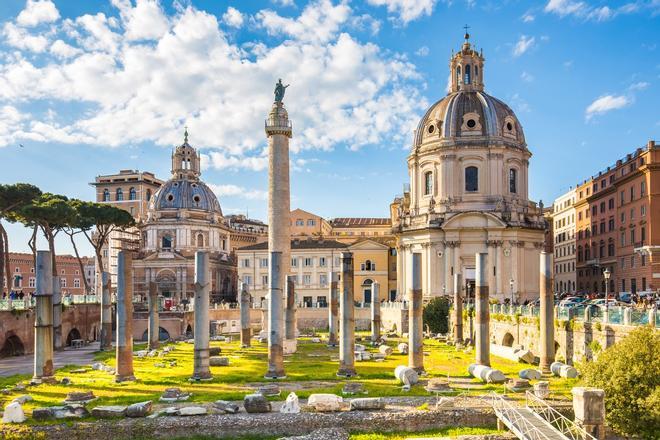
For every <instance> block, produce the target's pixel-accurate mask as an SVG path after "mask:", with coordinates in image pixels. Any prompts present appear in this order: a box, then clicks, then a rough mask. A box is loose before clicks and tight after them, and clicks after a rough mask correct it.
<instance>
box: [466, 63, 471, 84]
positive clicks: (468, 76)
mask: <svg viewBox="0 0 660 440" xmlns="http://www.w3.org/2000/svg"><path fill="white" fill-rule="evenodd" d="M465 84H470V65H469V64H468V65H467V66H465Z"/></svg>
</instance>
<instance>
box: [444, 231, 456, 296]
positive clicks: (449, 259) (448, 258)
mask: <svg viewBox="0 0 660 440" xmlns="http://www.w3.org/2000/svg"><path fill="white" fill-rule="evenodd" d="M443 256H444V259H445V282H444V286H445V292H443V293H446V294H447V295H451V294H452V293H453V291H452V279H451V277H452V275H451V265H452V264H453V260H454V255H453V248H452V247H451V244H450V242H448V241H445V251H444V255H443Z"/></svg>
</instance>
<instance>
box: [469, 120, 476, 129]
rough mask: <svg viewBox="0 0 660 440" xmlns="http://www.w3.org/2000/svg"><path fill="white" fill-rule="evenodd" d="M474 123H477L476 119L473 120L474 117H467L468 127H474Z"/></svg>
mask: <svg viewBox="0 0 660 440" xmlns="http://www.w3.org/2000/svg"><path fill="white" fill-rule="evenodd" d="M476 125H477V121H475V120H474V119H468V121H467V126H468V127H469V128H474V127H476Z"/></svg>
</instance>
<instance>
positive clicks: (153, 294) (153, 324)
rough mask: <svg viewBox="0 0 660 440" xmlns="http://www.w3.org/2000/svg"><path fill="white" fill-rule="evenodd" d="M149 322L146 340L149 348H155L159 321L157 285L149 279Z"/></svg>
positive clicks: (157, 344) (157, 343) (157, 345)
mask: <svg viewBox="0 0 660 440" xmlns="http://www.w3.org/2000/svg"><path fill="white" fill-rule="evenodd" d="M148 306H149V322H148V327H147V340H148V341H149V342H148V346H147V348H148V349H149V350H155V349H157V348H158V347H159V345H160V342H159V336H160V334H159V333H160V323H159V313H158V285H157V284H156V283H155V282H153V281H151V282H150V283H149V299H148Z"/></svg>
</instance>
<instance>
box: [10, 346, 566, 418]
mask: <svg viewBox="0 0 660 440" xmlns="http://www.w3.org/2000/svg"><path fill="white" fill-rule="evenodd" d="M398 342H400V341H399V340H391V341H389V342H388V344H390V345H391V346H393V347H396V345H397V344H398ZM173 345H174V347H175V349H174V350H173V351H172V352H171V353H170V354H168V355H167V356H166V357H164V358H144V359H137V358H135V359H134V369H135V376H136V377H137V379H138V380H137V381H135V382H126V383H121V384H116V383H115V382H114V377H113V376H112V375H110V374H108V373H106V372H103V371H93V370H89V371H88V372H87V373H84V374H73V373H71V371H72V370H74V369H77V368H80V366H77V365H70V366H66V367H64V368H61V369H59V370H58V371H57V372H56V377H57V379H62V378H63V377H68V378H70V379H71V381H72V384H70V385H61V384H54V385H47V384H44V385H40V386H38V387H34V388H29V389H28V390H27V393H29V394H30V395H31V396H32V397H33V398H34V400H33V401H31V402H28V403H26V404H25V405H24V408H25V409H26V410H27V412H28V413H29V412H30V411H31V410H32V409H33V408H35V407H42V406H53V405H60V404H61V403H62V401H63V400H64V398H65V396H66V394H67V393H68V392H70V391H78V390H91V391H93V392H94V394H95V395H96V396H97V397H98V399H97V400H96V401H95V402H94V403H93V404H91V405H90V406H92V407H93V406H98V405H126V404H131V403H135V402H141V401H145V400H153V401H154V403H156V402H157V401H158V398H159V397H160V395H161V394H162V392H163V390H164V389H165V388H168V387H180V388H182V389H184V390H186V391H189V392H192V393H193V396H192V398H191V400H190V401H191V402H211V401H214V400H218V399H224V400H242V399H243V397H244V396H245V394H247V393H249V392H251V391H252V390H253V389H254V386H255V383H259V382H265V380H264V378H263V374H264V373H265V372H266V367H267V346H266V344H260V343H257V342H255V343H254V344H253V346H252V347H251V348H248V349H241V348H240V345H239V343H238V342H212V343H211V345H212V346H218V347H221V348H222V355H223V356H228V357H229V359H230V366H228V367H211V372H212V373H213V375H214V378H213V380H212V381H210V382H201V383H190V382H189V381H188V379H189V378H190V376H191V373H192V371H193V345H192V344H187V343H179V344H173ZM142 348H144V347H143V346H141V345H136V346H135V349H136V350H139V349H142ZM369 349H370V350H373V351H375V350H374V349H371V348H369ZM424 350H425V351H426V352H429V355H428V356H425V357H424V363H425V367H426V370H427V372H428V377H429V378H432V377H447V376H449V377H450V379H462V380H466V379H467V380H469V381H471V383H472V384H473V385H474V387H475V389H473V390H470V391H469V392H470V393H471V394H484V393H486V392H489V391H498V392H501V391H502V390H503V386H502V385H492V384H482V383H481V382H480V381H478V380H477V379H471V378H469V376H468V374H467V367H468V365H469V364H470V363H472V362H473V361H474V354H466V353H463V352H462V351H456V349H455V348H454V347H451V346H447V345H446V344H444V343H441V342H438V341H433V340H429V341H425V343H424ZM337 356H338V350H337V349H336V348H334V349H331V348H328V347H326V346H325V345H324V344H314V343H311V342H310V340H309V339H305V338H303V339H301V340H300V341H299V343H298V352H297V353H296V354H294V355H292V356H286V357H285V364H284V366H285V370H286V373H287V378H286V379H285V380H283V381H280V382H282V383H284V384H286V383H292V382H295V383H297V385H298V386H300V387H303V388H304V389H300V390H296V394H298V396H299V397H301V398H306V397H308V396H309V395H310V394H312V393H318V392H324V393H335V394H339V393H341V388H342V386H343V384H344V382H345V380H344V379H340V378H338V377H337V376H336V372H337V367H338V362H337V361H335V360H331V358H332V359H335V358H336V357H337ZM96 360H97V361H103V362H105V363H106V364H108V365H112V366H114V352H99V353H97V354H96ZM164 361H176V363H177V365H176V366H174V367H169V366H168V367H167V368H157V367H155V366H154V364H156V363H159V362H164ZM405 364H407V356H405V355H401V354H398V353H397V352H396V350H395V353H394V354H392V355H391V356H389V357H388V358H387V359H386V360H385V361H383V362H376V361H363V362H356V370H357V372H358V375H359V376H358V377H357V378H354V379H351V380H353V381H357V382H362V383H363V384H364V385H365V388H366V390H367V391H368V395H369V396H370V397H377V396H397V395H405V396H428V395H429V394H428V392H426V390H424V388H423V387H422V386H415V387H413V388H412V390H410V391H409V392H402V391H401V386H400V385H399V384H398V383H397V381H396V380H395V379H394V375H393V371H394V368H395V367H396V366H398V365H405ZM492 366H493V367H494V368H497V369H500V370H502V372H503V373H504V374H506V375H507V376H509V377H517V374H518V371H520V370H521V369H523V368H526V367H527V366H525V365H524V364H519V363H516V362H513V361H509V360H506V359H501V358H498V357H495V356H492ZM30 376H31V375H28V374H26V375H17V376H12V377H7V378H0V387H2V388H4V387H10V386H13V385H15V384H16V383H17V382H20V381H27V380H29V378H30ZM318 382H321V383H318ZM576 383H577V380H569V379H560V378H551V379H550V389H551V391H552V392H553V393H554V394H555V395H562V396H567V397H568V396H570V390H571V388H572V387H573V386H575V384H576ZM248 384H250V385H251V386H250V385H248ZM463 392H465V391H464V390H457V391H456V392H455V394H459V393H463ZM19 394H24V393H12V394H11V395H10V396H0V397H2V398H4V399H5V400H7V401H9V400H11V399H12V398H13V397H15V396H17V395H19ZM286 394H287V393H286V392H283V393H282V395H281V396H279V397H277V398H275V399H282V400H283V399H285V398H286ZM29 423H35V422H33V421H30V422H29Z"/></svg>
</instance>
